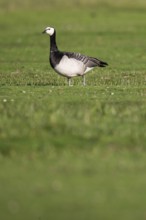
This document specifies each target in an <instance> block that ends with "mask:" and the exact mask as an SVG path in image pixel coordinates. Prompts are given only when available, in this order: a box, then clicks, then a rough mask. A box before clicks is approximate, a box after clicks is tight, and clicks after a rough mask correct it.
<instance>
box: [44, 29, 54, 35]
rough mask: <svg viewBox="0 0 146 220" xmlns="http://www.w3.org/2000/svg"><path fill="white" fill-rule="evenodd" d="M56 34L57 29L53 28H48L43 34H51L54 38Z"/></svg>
mask: <svg viewBox="0 0 146 220" xmlns="http://www.w3.org/2000/svg"><path fill="white" fill-rule="evenodd" d="M54 32H55V29H54V28H52V27H46V29H45V30H44V31H43V33H46V34H49V35H50V36H52V35H53V34H54Z"/></svg>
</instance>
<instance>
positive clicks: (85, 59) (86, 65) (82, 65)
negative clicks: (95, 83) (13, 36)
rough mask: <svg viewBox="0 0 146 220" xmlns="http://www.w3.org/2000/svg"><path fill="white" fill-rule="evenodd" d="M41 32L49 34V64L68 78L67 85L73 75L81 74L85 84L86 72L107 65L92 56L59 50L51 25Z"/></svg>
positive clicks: (54, 31)
mask: <svg viewBox="0 0 146 220" xmlns="http://www.w3.org/2000/svg"><path fill="white" fill-rule="evenodd" d="M43 33H46V34H48V35H50V64H51V66H52V68H53V69H54V70H55V71H56V72H57V73H59V74H60V75H62V76H65V77H67V78H68V84H69V86H70V85H71V78H72V77H75V76H82V77H83V85H85V74H86V73H87V72H89V71H90V70H92V69H93V68H94V67H97V66H98V67H106V66H107V65H108V64H107V63H106V62H103V61H101V60H99V59H97V58H94V57H89V56H85V55H82V54H80V53H74V52H61V51H59V50H58V47H57V44H56V30H55V29H54V28H52V27H47V28H46V29H45V30H44V31H43Z"/></svg>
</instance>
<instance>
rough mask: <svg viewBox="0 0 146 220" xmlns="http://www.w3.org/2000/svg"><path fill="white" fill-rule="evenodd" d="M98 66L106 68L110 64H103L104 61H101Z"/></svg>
mask: <svg viewBox="0 0 146 220" xmlns="http://www.w3.org/2000/svg"><path fill="white" fill-rule="evenodd" d="M98 66H100V67H106V66H108V64H107V63H106V62H103V61H101V60H99V64H98Z"/></svg>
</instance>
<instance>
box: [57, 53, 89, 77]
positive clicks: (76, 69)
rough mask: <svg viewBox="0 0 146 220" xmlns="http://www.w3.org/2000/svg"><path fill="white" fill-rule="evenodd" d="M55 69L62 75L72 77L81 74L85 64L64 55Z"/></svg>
mask: <svg viewBox="0 0 146 220" xmlns="http://www.w3.org/2000/svg"><path fill="white" fill-rule="evenodd" d="M55 70H56V72H58V73H59V74H61V75H63V76H69V77H73V76H78V75H83V74H84V70H85V66H84V63H82V62H81V61H79V60H76V59H74V58H68V57H67V56H66V55H64V56H63V58H62V59H61V61H60V63H59V64H57V65H56V66H55Z"/></svg>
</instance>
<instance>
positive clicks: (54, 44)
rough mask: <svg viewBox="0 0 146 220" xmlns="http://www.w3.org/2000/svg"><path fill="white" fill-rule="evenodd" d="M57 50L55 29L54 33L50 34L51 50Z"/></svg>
mask: <svg viewBox="0 0 146 220" xmlns="http://www.w3.org/2000/svg"><path fill="white" fill-rule="evenodd" d="M57 50H58V47H57V44H56V31H55V32H54V34H53V35H52V36H50V52H54V51H57Z"/></svg>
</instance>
